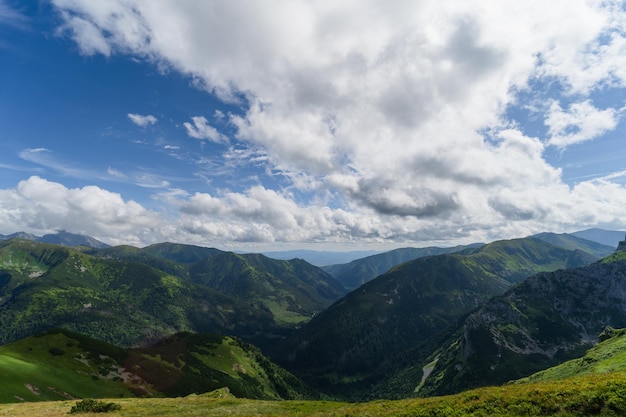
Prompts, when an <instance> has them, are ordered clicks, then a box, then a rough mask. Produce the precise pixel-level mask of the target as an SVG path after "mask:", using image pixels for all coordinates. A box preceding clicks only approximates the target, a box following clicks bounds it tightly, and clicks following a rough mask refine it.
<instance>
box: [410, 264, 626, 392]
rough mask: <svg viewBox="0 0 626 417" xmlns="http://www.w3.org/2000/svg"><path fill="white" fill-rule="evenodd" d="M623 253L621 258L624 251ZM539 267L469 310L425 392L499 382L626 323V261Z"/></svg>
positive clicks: (579, 349)
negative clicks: (541, 270)
mask: <svg viewBox="0 0 626 417" xmlns="http://www.w3.org/2000/svg"><path fill="white" fill-rule="evenodd" d="M620 258H621V259H620ZM623 258H624V256H617V257H615V256H614V257H611V258H610V259H617V260H615V261H613V262H598V263H595V264H593V265H590V266H587V267H581V268H576V269H572V270H559V271H555V272H551V273H541V274H537V275H535V276H533V277H531V278H528V279H527V280H525V281H524V282H523V283H521V284H520V285H518V286H516V287H515V288H513V289H511V290H510V291H508V292H507V293H506V294H504V295H502V296H500V297H496V298H494V299H492V300H490V301H489V302H488V303H487V304H485V305H484V306H483V307H481V308H480V309H478V310H477V311H475V312H473V313H472V314H470V315H469V316H468V317H467V319H466V320H465V321H464V322H463V324H462V326H460V327H459V329H458V331H457V332H456V333H455V335H454V337H452V338H450V339H449V340H448V341H447V343H446V345H445V348H444V349H443V350H442V351H441V352H439V353H438V358H439V360H438V362H437V364H436V366H435V367H434V370H433V371H432V374H431V375H430V376H429V377H428V378H427V379H426V381H425V384H424V386H423V388H422V389H421V390H420V394H421V395H432V394H445V393H452V392H458V391H460V390H463V389H467V388H471V387H477V386H483V385H494V384H501V383H503V382H506V381H509V380H512V379H518V378H521V377H525V376H528V375H530V374H532V373H533V372H537V371H539V370H541V369H545V368H548V367H550V366H554V365H556V364H558V363H561V362H563V361H564V360H567V359H571V358H574V357H577V356H579V355H580V354H582V353H583V352H584V351H585V350H586V349H588V348H589V347H590V346H592V345H593V344H594V343H595V342H596V335H597V334H599V333H600V332H601V331H602V330H603V329H604V328H605V327H607V326H614V327H623V326H624V325H626V261H625V260H623Z"/></svg>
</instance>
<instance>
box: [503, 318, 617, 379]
mask: <svg viewBox="0 0 626 417" xmlns="http://www.w3.org/2000/svg"><path fill="white" fill-rule="evenodd" d="M610 372H626V329H613V328H612V327H607V328H606V329H605V330H604V331H603V332H602V333H601V334H600V337H599V343H598V344H597V345H596V346H594V347H592V348H591V349H589V350H588V351H587V352H586V353H585V355H584V356H582V357H580V358H576V359H572V360H569V361H567V362H564V363H562V364H560V365H557V366H553V367H552V368H548V369H545V370H543V371H540V372H537V373H535V374H533V375H530V376H528V377H526V378H522V379H518V380H517V381H515V383H517V384H522V383H528V382H543V381H558V380H562V379H566V378H572V377H577V376H582V375H597V374H605V373H610Z"/></svg>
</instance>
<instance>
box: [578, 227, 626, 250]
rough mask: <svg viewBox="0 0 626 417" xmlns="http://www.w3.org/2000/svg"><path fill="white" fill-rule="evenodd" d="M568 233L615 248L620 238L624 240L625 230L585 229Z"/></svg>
mask: <svg viewBox="0 0 626 417" xmlns="http://www.w3.org/2000/svg"><path fill="white" fill-rule="evenodd" d="M570 234H571V235H574V236H576V237H580V238H583V239H587V240H591V241H594V242H598V243H601V244H603V245H607V246H611V247H613V248H615V247H617V244H618V243H619V241H620V240H624V235H626V232H624V231H617V230H604V229H587V230H581V231H579V232H574V233H570Z"/></svg>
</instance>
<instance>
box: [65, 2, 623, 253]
mask: <svg viewBox="0 0 626 417" xmlns="http://www.w3.org/2000/svg"><path fill="white" fill-rule="evenodd" d="M53 4H54V5H55V6H56V7H57V8H58V9H59V10H61V12H62V16H63V18H64V22H65V26H64V29H65V31H66V33H69V34H70V36H72V37H73V38H74V39H75V41H76V42H77V44H78V45H79V47H80V48H81V50H82V51H83V53H85V54H93V53H101V54H103V55H107V56H108V55H111V54H115V53H120V54H130V55H133V56H135V57H139V58H143V59H146V60H148V61H151V62H153V63H154V64H155V65H159V66H164V65H165V66H169V68H170V69H172V70H175V71H179V72H181V73H183V74H186V75H188V76H190V77H191V78H193V79H194V80H196V84H197V85H200V86H202V87H203V88H205V89H206V90H207V91H209V92H211V93H214V94H216V95H217V96H218V97H220V98H222V99H223V100H228V101H230V102H233V103H237V105H239V106H240V107H241V108H243V112H242V113H240V114H239V115H231V114H224V113H223V112H216V113H215V115H216V119H219V120H223V121H226V122H229V123H230V125H229V127H231V128H234V129H235V134H234V135H233V136H232V137H231V138H230V139H229V138H227V137H226V136H225V135H223V134H222V133H220V132H219V131H218V130H217V129H216V128H215V127H213V126H211V125H210V124H209V122H208V121H207V119H206V118H205V117H202V116H196V117H193V118H192V122H185V123H184V126H185V129H186V132H187V134H188V135H189V136H191V137H193V138H197V139H207V140H210V141H213V142H217V143H227V142H230V141H231V140H232V142H235V141H236V142H237V143H236V146H234V147H231V148H230V150H229V151H228V152H227V155H228V156H229V158H230V159H228V161H230V162H232V163H238V161H240V159H237V152H238V153H239V154H240V155H241V154H248V153H254V154H256V155H261V156H262V158H263V161H262V162H263V163H267V164H269V165H270V169H272V170H278V171H280V172H281V173H283V174H284V175H285V176H287V177H288V178H290V179H291V184H290V185H291V186H292V187H291V189H290V190H291V191H292V192H293V194H285V193H280V192H277V191H271V190H269V188H270V187H269V186H268V187H267V188H265V187H260V188H251V189H248V190H247V191H241V192H232V191H229V190H225V191H223V194H220V195H219V196H212V195H208V194H203V193H199V194H196V195H194V196H193V197H191V198H190V199H189V200H188V201H186V200H185V201H182V202H180V204H181V207H182V213H183V215H182V217H181V220H180V221H181V223H182V224H183V226H184V227H182V229H184V230H186V231H189V233H190V235H189V236H190V237H193V236H200V235H203V234H205V235H208V236H214V237H216V238H219V239H224V240H228V239H234V240H246V239H250V240H262V241H268V240H272V239H274V240H294V241H297V240H302V239H304V240H306V239H311V240H324V239H329V240H332V239H343V240H346V241H349V240H350V239H351V236H358V237H359V238H362V239H372V240H376V239H396V240H402V239H407V240H410V239H415V240H429V239H434V238H435V237H436V236H448V237H449V238H451V239H454V238H463V237H464V236H467V237H468V239H472V240H480V239H481V238H487V237H489V236H492V235H494V236H495V235H497V236H516V235H519V234H520V233H524V232H528V233H532V232H537V231H541V230H551V229H554V230H562V229H564V228H568V227H570V226H572V225H575V224H580V225H586V224H591V222H592V221H596V222H599V223H603V224H608V223H611V222H622V223H619V224H623V225H625V226H626V223H624V222H623V221H624V218H623V216H622V214H620V213H619V212H618V211H617V210H615V211H613V207H618V206H619V205H620V203H621V202H622V200H623V196H624V189H623V187H621V186H620V185H615V184H611V183H610V182H608V181H604V182H598V181H596V182H584V183H581V184H579V185H577V186H576V187H571V188H570V187H569V186H567V185H566V184H564V182H563V180H562V178H561V169H560V168H559V167H557V166H552V165H550V164H549V163H548V162H547V161H546V159H545V158H544V155H543V153H544V150H545V148H544V147H545V146H547V145H553V146H556V147H559V148H566V147H568V146H570V145H573V144H577V143H581V142H584V141H589V140H592V139H596V140H598V138H600V137H601V136H602V135H604V134H606V133H607V132H609V131H611V130H612V129H615V128H616V126H617V124H618V122H619V115H620V112H619V111H617V110H614V109H613V108H611V107H610V106H605V108H604V109H599V108H596V107H595V106H594V105H593V104H592V101H591V100H592V98H591V95H592V94H594V93H598V92H601V91H604V90H606V89H610V88H615V87H624V86H626V70H624V68H626V58H625V57H626V53H625V51H626V38H625V36H624V29H625V28H626V25H625V24H624V22H625V21H626V19H625V18H624V14H625V13H624V11H623V7H622V2H620V1H606V2H588V1H585V0H555V1H551V2H543V1H538V0H536V1H525V2H519V1H513V0H507V1H496V0H493V1H491V0H484V1H477V2H459V1H455V0H444V1H442V0H424V1H419V2H416V1H409V0H407V1H402V0H400V1H395V2H391V3H390V2H382V1H377V0H365V1H356V0H346V1H331V0H322V1H316V2H307V1H304V0H289V1H284V0H270V1H266V2H262V3H259V2H256V1H252V0H250V1H237V2H217V3H216V2H197V1H194V0H186V1H185V0H161V1H158V2H154V1H152V2H150V1H140V0H112V1H108V2H93V1H89V0H53ZM531 81H532V83H531ZM535 84H537V85H541V86H545V87H546V89H547V90H548V89H550V88H551V91H552V90H553V91H554V93H552V92H550V94H548V93H546V92H544V91H537V92H530V93H529V91H528V90H529V89H530V88H532V87H533V85H535ZM522 93H529V95H531V96H533V99H535V100H537V101H538V103H533V105H536V107H537V108H547V109H549V111H548V114H547V116H546V119H545V125H546V127H547V128H548V136H547V137H530V136H529V135H528V134H527V133H526V132H524V131H523V126H521V125H518V124H517V123H516V121H515V120H511V116H510V113H508V112H507V110H508V109H510V108H512V107H516V106H523V105H525V104H527V103H520V100H521V99H522V97H523V94H522ZM555 95H556V96H555ZM561 102H574V104H571V105H569V106H567V108H565V109H564V108H562V107H561V105H560V103H561ZM622 105H623V103H620V106H622ZM484 132H490V136H489V137H488V136H487V135H486V134H484ZM235 149H236V150H238V151H237V152H234V151H233V150H235ZM245 149H249V152H248V153H246V152H245V151H244V150H245ZM257 150H258V151H257ZM605 191H611V193H612V195H611V197H610V199H611V200H610V202H607V203H606V204H607V207H610V209H608V210H603V209H600V211H601V212H602V213H599V212H597V210H599V203H598V200H597V199H598V196H599V195H601V194H602V193H603V192H605ZM298 192H302V193H316V195H315V196H314V197H312V198H311V197H309V198H308V200H307V201H308V202H307V203H304V202H302V200H301V199H300V198H299V195H298ZM604 200H606V198H603V199H602V200H601V201H604ZM329 206H332V207H341V209H332V208H330V207H329ZM615 224H617V223H615Z"/></svg>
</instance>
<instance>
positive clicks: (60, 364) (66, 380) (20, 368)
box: [0, 332, 154, 403]
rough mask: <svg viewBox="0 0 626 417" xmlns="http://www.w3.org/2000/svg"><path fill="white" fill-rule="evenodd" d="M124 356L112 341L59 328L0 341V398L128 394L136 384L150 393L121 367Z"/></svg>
mask: <svg viewBox="0 0 626 417" xmlns="http://www.w3.org/2000/svg"><path fill="white" fill-rule="evenodd" d="M94 347H96V349H93V348H94ZM100 355H103V356H100ZM125 356H126V354H125V352H124V351H123V350H122V349H119V348H116V347H114V346H112V345H108V344H106V343H103V342H102V343H97V344H94V343H92V342H90V341H89V340H88V339H86V338H82V337H79V336H78V335H70V334H69V333H61V332H58V333H49V334H39V335H37V336H30V337H28V338H26V339H22V340H20V341H17V342H14V343H11V344H8V345H5V346H0V381H2V389H0V403H10V402H19V401H48V400H64V399H68V398H82V397H112V398H113V397H133V396H135V394H134V389H135V388H137V387H139V386H145V389H144V390H145V391H147V392H152V393H154V391H153V390H152V388H151V387H150V386H149V385H148V384H146V383H145V382H144V381H141V380H139V379H138V378H133V377H131V376H130V375H128V374H125V373H124V372H122V371H120V368H119V367H120V363H123V359H124V357H125ZM123 378H128V379H127V380H128V382H127V383H124V381H123Z"/></svg>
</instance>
